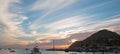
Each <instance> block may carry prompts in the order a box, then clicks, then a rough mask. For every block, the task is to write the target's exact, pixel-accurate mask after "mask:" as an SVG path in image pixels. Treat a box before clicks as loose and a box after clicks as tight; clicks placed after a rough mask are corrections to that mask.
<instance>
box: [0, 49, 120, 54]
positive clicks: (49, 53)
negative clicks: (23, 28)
mask: <svg viewBox="0 0 120 54" xmlns="http://www.w3.org/2000/svg"><path fill="white" fill-rule="evenodd" d="M40 51H41V52H42V54H75V53H76V54H93V52H64V51H45V50H40ZM0 54H30V50H27V51H26V50H15V52H10V51H9V50H4V49H3V50H0ZM94 54H102V52H95V53H94ZM104 54H116V53H114V52H105V53H104ZM117 54H120V53H117Z"/></svg>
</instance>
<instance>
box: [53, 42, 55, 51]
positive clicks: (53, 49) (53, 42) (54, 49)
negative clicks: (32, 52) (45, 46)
mask: <svg viewBox="0 0 120 54" xmlns="http://www.w3.org/2000/svg"><path fill="white" fill-rule="evenodd" d="M53 50H55V40H53Z"/></svg>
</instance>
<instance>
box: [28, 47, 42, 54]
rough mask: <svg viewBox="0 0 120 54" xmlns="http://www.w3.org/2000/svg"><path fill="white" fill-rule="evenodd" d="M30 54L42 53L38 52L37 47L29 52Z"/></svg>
mask: <svg viewBox="0 0 120 54" xmlns="http://www.w3.org/2000/svg"><path fill="white" fill-rule="evenodd" d="M30 54H42V53H41V52H40V51H39V48H38V46H36V47H34V48H33V49H32V50H31V53H30Z"/></svg>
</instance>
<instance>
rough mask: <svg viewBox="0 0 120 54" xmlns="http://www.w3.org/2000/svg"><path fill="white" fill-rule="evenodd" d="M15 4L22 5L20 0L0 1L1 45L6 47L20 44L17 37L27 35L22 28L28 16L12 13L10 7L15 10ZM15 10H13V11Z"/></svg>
mask: <svg viewBox="0 0 120 54" xmlns="http://www.w3.org/2000/svg"><path fill="white" fill-rule="evenodd" d="M15 3H20V0H1V1H0V4H2V5H0V40H1V42H0V43H5V45H10V44H15V43H17V42H18V40H17V39H15V37H17V36H21V35H24V34H26V33H25V32H24V31H23V28H22V26H21V25H20V24H21V23H23V21H24V20H26V19H28V17H27V16H24V15H22V14H17V13H12V12H11V10H10V9H9V8H10V7H12V8H15V6H14V7H13V6H11V5H13V4H14V5H15ZM12 10H13V9H12Z"/></svg>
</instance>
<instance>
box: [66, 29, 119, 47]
mask: <svg viewBox="0 0 120 54" xmlns="http://www.w3.org/2000/svg"><path fill="white" fill-rule="evenodd" d="M104 46H120V35H119V34H117V33H115V32H112V31H108V30H100V31H98V32H96V33H94V34H92V35H91V36H89V37H88V38H86V39H84V40H83V41H76V42H75V43H73V44H72V45H71V46H70V47H69V48H68V49H81V48H87V47H94V48H95V47H104Z"/></svg>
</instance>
